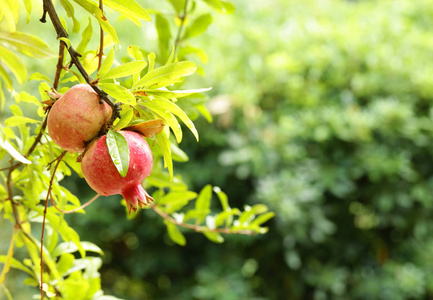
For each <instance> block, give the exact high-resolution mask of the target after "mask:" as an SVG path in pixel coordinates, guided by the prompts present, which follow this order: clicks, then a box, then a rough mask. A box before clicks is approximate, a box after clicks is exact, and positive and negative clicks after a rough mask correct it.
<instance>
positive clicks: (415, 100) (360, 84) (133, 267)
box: [0, 0, 433, 300]
mask: <svg viewBox="0 0 433 300" xmlns="http://www.w3.org/2000/svg"><path fill="white" fill-rule="evenodd" d="M234 3H235V5H236V8H237V9H236V12H235V13H234V14H232V15H218V14H215V15H214V22H213V24H212V25H211V26H210V27H209V29H208V31H207V32H206V34H204V35H202V36H200V37H197V38H195V40H194V43H195V44H196V45H198V46H199V47H201V48H202V49H204V50H205V51H206V53H207V56H208V62H207V63H206V64H205V63H203V64H202V65H201V67H202V71H203V72H204V73H205V76H204V77H200V76H196V78H195V79H194V80H195V81H194V80H192V81H190V82H189V84H190V85H191V86H212V87H213V89H212V91H210V92H209V93H208V94H209V97H210V100H209V102H208V107H209V109H210V111H211V112H212V114H213V116H214V121H213V122H212V123H210V124H209V123H207V121H206V120H205V119H203V118H199V119H197V120H196V121H195V122H196V126H197V128H199V133H200V142H199V143H196V142H195V140H194V138H193V136H192V135H190V134H189V133H187V134H186V136H185V138H184V141H183V142H182V143H181V145H180V146H181V147H182V149H183V150H184V151H185V152H186V153H187V154H188V155H189V157H190V161H189V162H187V163H182V164H180V163H179V164H176V165H175V172H177V173H179V174H182V176H183V178H184V180H185V181H186V182H188V184H189V186H190V189H191V190H195V191H199V190H200V189H201V188H202V187H203V186H204V185H205V184H207V183H211V184H213V185H216V186H219V187H221V189H222V190H223V191H225V192H226V193H227V194H228V196H229V199H230V200H231V202H232V206H238V207H242V206H243V205H245V204H249V205H252V204H255V203H259V202H260V203H265V204H266V205H268V206H269V207H270V209H271V210H273V211H275V212H276V217H275V218H274V219H273V220H271V221H270V222H269V223H268V225H269V233H267V234H266V235H261V236H254V237H245V236H227V237H226V242H225V243H224V244H221V245H219V244H218V245H217V244H213V243H211V242H209V241H208V240H207V239H206V238H205V237H204V236H202V235H199V234H195V233H192V232H191V233H187V240H188V243H187V245H186V246H185V247H180V246H177V245H174V244H173V242H171V241H170V239H169V238H168V236H167V234H166V230H165V226H164V224H163V222H162V220H161V219H160V218H159V217H158V216H157V215H156V214H155V213H154V212H153V211H146V210H145V211H143V212H142V213H141V214H140V216H139V217H137V218H136V219H134V220H132V221H130V220H127V219H126V217H125V212H124V209H119V201H118V200H120V199H119V198H116V197H112V198H107V199H103V200H100V201H96V202H95V203H94V204H92V205H91V206H90V207H88V208H86V212H87V213H86V214H85V215H72V216H68V222H70V225H71V226H72V227H74V229H76V230H77V231H78V233H79V234H80V236H81V238H82V240H89V241H92V242H93V243H95V244H97V245H99V246H100V247H101V248H102V249H103V251H104V252H105V256H104V263H105V264H104V266H103V267H102V270H101V274H102V279H103V280H102V283H103V285H104V286H103V288H104V290H105V291H106V292H107V293H111V294H113V295H115V296H117V297H120V298H124V299H131V300H142V299H215V300H217V299H224V300H231V299H233V300H237V299H294V300H297V299H299V300H300V299H314V300H324V299H390V300H391V299H392V300H399V299H433V236H432V232H433V196H432V194H433V193H432V192H433V150H432V148H433V147H432V146H433V109H432V107H431V104H432V102H433V30H432V28H433V5H432V2H431V1H430V0H417V1H410V0H406V1H405V0H402V1H388V0H383V1H375V0H364V1H362V0H359V1H344V0H323V1H319V0H315V1H314V0H304V1H298V0H296V1H294V0H268V1H262V0H248V1H246V0H239V1H235V2H234ZM119 30H120V33H119V36H121V38H122V39H131V40H134V41H135V43H136V44H139V45H141V43H142V40H143V39H148V41H146V43H144V44H145V47H147V50H148V51H157V50H158V49H157V47H156V46H155V45H156V44H155V40H154V41H153V43H152V38H154V39H155V38H156V33H155V29H154V28H153V27H152V26H151V25H147V26H144V28H143V29H142V31H141V32H140V31H136V32H135V31H132V32H131V31H128V29H124V32H122V29H121V26H120V29H119ZM50 38H52V37H51V36H50ZM153 46H155V49H151V48H152V47H153ZM149 48H150V49H149ZM37 67H38V65H37V63H36V65H35V68H37ZM39 67H40V65H39ZM33 71H35V70H33ZM38 71H40V70H38ZM185 132H186V131H185ZM65 185H67V187H68V188H69V189H70V190H71V191H72V192H74V193H76V194H78V195H79V196H80V197H81V198H82V199H86V198H88V197H91V196H92V195H93V194H92V193H91V191H90V190H89V189H88V188H87V187H86V184H85V183H84V181H83V180H82V179H79V178H78V177H77V178H75V177H72V178H70V179H68V180H65ZM83 201H84V200H83ZM6 224H7V222H5V221H4V220H3V221H1V220H0V226H1V227H2V229H3V228H6V227H5V226H8V225H6ZM5 232H10V231H3V230H1V231H0V233H1V237H0V238H1V239H2V240H3V239H5V240H7V238H8V237H7V234H4V233H5ZM3 244H4V245H3ZM6 247H7V243H3V242H1V241H0V249H1V250H2V253H5V252H6ZM12 272H13V271H11V273H12ZM12 274H16V276H18V277H16V278H10V279H9V281H10V282H11V281H13V280H16V284H17V286H18V285H20V286H21V285H22V278H21V277H19V276H21V275H19V274H17V273H16V272H13V273H12ZM23 297H24V296H23ZM20 299H21V298H20ZM22 299H27V298H25V297H24V298H22Z"/></svg>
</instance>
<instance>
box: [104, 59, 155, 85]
mask: <svg viewBox="0 0 433 300" xmlns="http://www.w3.org/2000/svg"><path fill="white" fill-rule="evenodd" d="M146 66H147V62H146V61H144V60H135V61H131V62H129V63H126V64H122V65H120V66H117V67H115V68H113V69H111V70H109V71H108V72H107V73H105V74H102V75H100V77H99V79H100V80H104V79H112V78H120V77H125V76H129V75H132V74H134V73H139V72H141V70H143V69H144V68H145V67H146Z"/></svg>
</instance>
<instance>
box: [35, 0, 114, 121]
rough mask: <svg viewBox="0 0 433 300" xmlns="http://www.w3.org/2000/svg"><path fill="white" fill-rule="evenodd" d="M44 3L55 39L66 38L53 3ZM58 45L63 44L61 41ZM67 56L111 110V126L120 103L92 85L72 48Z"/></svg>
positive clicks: (66, 34)
mask: <svg viewBox="0 0 433 300" xmlns="http://www.w3.org/2000/svg"><path fill="white" fill-rule="evenodd" d="M43 3H44V6H43V8H44V15H45V14H48V16H49V17H50V19H51V23H53V26H54V29H55V30H56V33H57V38H61V37H64V38H68V33H67V32H66V30H65V29H64V28H63V26H62V23H61V22H60V19H59V16H58V15H57V12H56V9H55V8H54V5H53V2H52V1H51V0H43ZM60 43H64V42H63V41H61V42H60ZM68 52H69V55H70V56H71V61H72V63H73V64H75V66H76V67H77V69H78V71H79V72H80V73H81V75H82V76H83V77H84V79H85V80H86V82H87V83H88V84H89V85H90V86H91V87H92V88H93V90H94V91H95V92H96V93H98V95H99V97H100V98H101V99H102V100H103V101H105V102H106V103H107V104H108V105H110V107H111V109H112V110H113V114H112V116H111V119H110V121H109V123H108V125H111V124H112V123H113V122H114V120H116V119H117V118H119V117H120V105H121V104H120V103H114V102H113V101H112V100H111V99H110V98H108V95H107V93H106V92H104V91H103V90H102V89H101V88H100V87H99V86H97V85H94V81H93V79H92V78H91V77H90V76H89V74H87V72H86V70H85V69H84V67H83V65H82V64H81V62H80V60H79V57H80V56H81V55H80V54H79V53H78V52H77V51H75V49H74V48H73V47H69V48H68Z"/></svg>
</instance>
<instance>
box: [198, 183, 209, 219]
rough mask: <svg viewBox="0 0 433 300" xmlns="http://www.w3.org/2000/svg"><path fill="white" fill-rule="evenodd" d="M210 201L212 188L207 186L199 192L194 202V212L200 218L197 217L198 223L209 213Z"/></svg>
mask: <svg viewBox="0 0 433 300" xmlns="http://www.w3.org/2000/svg"><path fill="white" fill-rule="evenodd" d="M211 199H212V186H211V185H210V184H208V185H206V186H205V187H204V188H203V189H202V190H201V191H200V194H199V195H198V197H197V201H196V202H195V210H196V211H197V212H198V213H199V214H200V217H197V221H198V222H202V221H203V220H204V218H205V217H206V215H207V214H208V213H209V212H210V203H211Z"/></svg>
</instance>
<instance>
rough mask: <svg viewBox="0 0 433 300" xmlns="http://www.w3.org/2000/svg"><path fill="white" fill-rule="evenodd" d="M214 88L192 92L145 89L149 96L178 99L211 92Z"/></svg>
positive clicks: (192, 90) (193, 90)
mask: <svg viewBox="0 0 433 300" xmlns="http://www.w3.org/2000/svg"><path fill="white" fill-rule="evenodd" d="M211 89H212V88H202V89H191V90H172V91H170V90H168V89H167V88H165V87H164V88H159V89H144V90H143V91H145V92H146V94H148V95H152V96H160V97H163V98H167V99H177V98H182V97H186V96H189V95H192V94H197V93H204V92H207V91H210V90H211Z"/></svg>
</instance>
